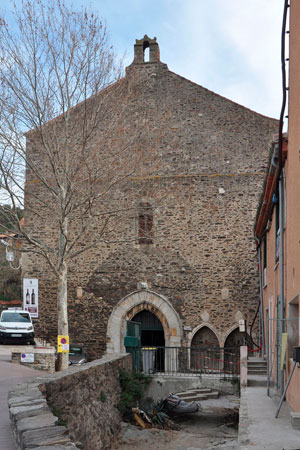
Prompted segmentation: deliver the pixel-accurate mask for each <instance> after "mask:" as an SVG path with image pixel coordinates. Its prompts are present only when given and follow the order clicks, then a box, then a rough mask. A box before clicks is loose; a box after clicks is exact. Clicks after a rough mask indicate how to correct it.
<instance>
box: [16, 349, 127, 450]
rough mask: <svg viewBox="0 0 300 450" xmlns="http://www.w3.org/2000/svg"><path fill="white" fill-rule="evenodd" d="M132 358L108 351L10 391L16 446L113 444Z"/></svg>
mask: <svg viewBox="0 0 300 450" xmlns="http://www.w3.org/2000/svg"><path fill="white" fill-rule="evenodd" d="M130 358H131V357H130V355H107V356H104V357H103V358H102V359H100V360H96V361H93V362H91V363H87V364H85V365H83V366H80V367H72V368H70V369H68V370H67V371H65V372H58V373H55V374H52V375H49V376H45V377H41V378H35V379H34V380H33V381H29V382H27V383H24V384H22V385H19V386H18V387H17V388H16V389H14V390H13V391H11V392H10V393H9V396H8V405H9V413H10V418H11V424H12V430H13V434H14V436H15V439H16V444H17V449H18V450H25V449H26V450H27V449H31V448H36V450H38V449H40V450H41V449H44V450H46V449H47V450H64V449H68V450H71V449H85V450H100V449H110V448H111V445H112V441H113V439H114V437H115V436H116V435H117V434H118V432H119V428H120V423H121V417H120V414H119V411H118V409H117V404H118V401H119V397H120V385H119V369H121V368H122V369H125V370H130V367H131V359H130Z"/></svg>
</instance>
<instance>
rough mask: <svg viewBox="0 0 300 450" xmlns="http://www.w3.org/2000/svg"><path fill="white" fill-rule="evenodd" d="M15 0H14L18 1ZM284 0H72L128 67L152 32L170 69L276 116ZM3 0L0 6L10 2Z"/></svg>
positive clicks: (279, 101) (163, 59)
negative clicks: (101, 25) (103, 29)
mask: <svg viewBox="0 0 300 450" xmlns="http://www.w3.org/2000/svg"><path fill="white" fill-rule="evenodd" d="M18 1H20V0H16V2H17V3H18ZM283 3H284V1H283V0H264V1H262V0H151V1H146V0H88V1H86V0H73V4H75V5H76V6H79V5H83V6H87V7H88V6H89V5H91V6H92V8H93V9H95V10H97V12H98V13H99V14H100V15H101V16H102V17H103V18H104V19H105V21H106V23H107V26H108V29H109V31H110V36H111V42H112V44H113V46H114V47H115V50H116V52H117V53H119V54H123V53H124V52H126V54H127V58H126V65H128V64H130V63H131V61H132V59H133V45H134V43H135V39H136V38H138V39H140V38H141V37H143V36H144V34H148V36H149V37H154V36H156V37H157V40H158V43H159V46H160V54H161V60H162V61H163V62H165V63H167V64H168V67H169V69H170V70H172V71H174V72H176V73H178V74H180V75H182V76H184V77H186V78H188V79H190V80H192V81H194V82H196V83H198V84H200V85H202V86H204V87H206V88H208V89H211V90H213V91H214V92H217V93H218V94H221V95H223V96H225V97H227V98H230V99H232V100H234V101H236V102H238V103H240V104H243V105H245V106H247V107H249V108H251V109H253V110H255V111H257V112H260V113H262V114H265V115H268V116H271V117H276V118H278V117H279V114H280V106H281V96H282V94H281V68H280V37H281V23H282V12H283ZM8 5H9V1H8V0H2V1H1V8H2V9H5V8H8V7H9V6H8Z"/></svg>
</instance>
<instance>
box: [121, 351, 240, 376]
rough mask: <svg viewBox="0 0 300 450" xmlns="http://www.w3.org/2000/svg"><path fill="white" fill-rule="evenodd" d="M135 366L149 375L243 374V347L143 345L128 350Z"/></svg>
mask: <svg viewBox="0 0 300 450" xmlns="http://www.w3.org/2000/svg"><path fill="white" fill-rule="evenodd" d="M127 351H130V353H132V357H133V361H134V364H133V365H134V369H135V370H137V371H140V372H144V373H145V374H149V375H160V376H164V375H177V376H178V375H182V376H187V375H188V376H198V375H204V374H210V375H218V376H223V377H225V378H226V377H232V376H239V373H240V349H239V347H235V348H211V347H143V348H138V347H135V348H132V349H127Z"/></svg>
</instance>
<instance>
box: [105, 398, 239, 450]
mask: <svg viewBox="0 0 300 450" xmlns="http://www.w3.org/2000/svg"><path fill="white" fill-rule="evenodd" d="M201 407H202V409H201V411H199V412H198V413H196V414H190V415H187V416H184V417H183V416H181V417H175V418H173V420H174V422H175V423H176V424H178V425H179V427H180V430H179V431H174V430H172V431H165V430H159V429H155V428H152V429H141V428H138V427H136V426H134V425H131V424H128V423H124V422H123V423H122V427H121V434H120V437H119V439H118V442H117V443H116V445H115V447H113V449H112V450H133V449H139V450H153V449H155V450H200V449H206V450H216V449H220V450H221V449H222V450H235V449H237V448H238V445H237V431H238V429H237V427H238V408H239V398H238V397H235V396H231V395H228V396H221V397H220V398H219V399H216V400H205V401H202V402H201Z"/></svg>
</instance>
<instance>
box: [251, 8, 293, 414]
mask: <svg viewBox="0 0 300 450" xmlns="http://www.w3.org/2000/svg"><path fill="white" fill-rule="evenodd" d="M299 18H300V4H299V2H298V1H297V0H292V1H291V2H290V27H289V77H287V86H284V91H285V90H286V88H288V92H289V98H288V133H283V134H282V133H280V136H278V135H277V136H276V138H275V139H274V140H273V142H272V144H271V146H270V163H269V170H268V175H267V178H266V183H265V189H264V194H263V198H262V201H261V208H260V212H259V215H258V219H257V222H256V236H257V238H258V240H259V255H260V269H261V270H260V272H261V291H262V312H263V315H262V319H263V327H264V348H265V354H266V356H267V359H268V363H269V364H268V365H269V377H270V381H271V382H273V383H274V386H275V388H276V389H277V390H278V392H279V393H282V392H283V389H284V387H285V386H286V385H287V382H288V377H289V375H290V374H291V371H292V368H293V365H294V361H293V349H294V347H296V346H299V317H300V314H299V292H300V235H299V230H300V203H299V192H300V153H299V152H300V127H299V123H300V75H299V74H300V58H299V54H300V35H299V27H300V19H299ZM284 31H285V30H284ZM283 46H284V42H283ZM285 114H286V113H285ZM299 392H300V372H299V369H298V367H296V370H295V371H294V372H293V375H292V378H291V381H290V385H289V387H288V390H287V394H286V398H287V401H288V403H289V404H290V406H291V408H292V410H293V411H300V395H299Z"/></svg>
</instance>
